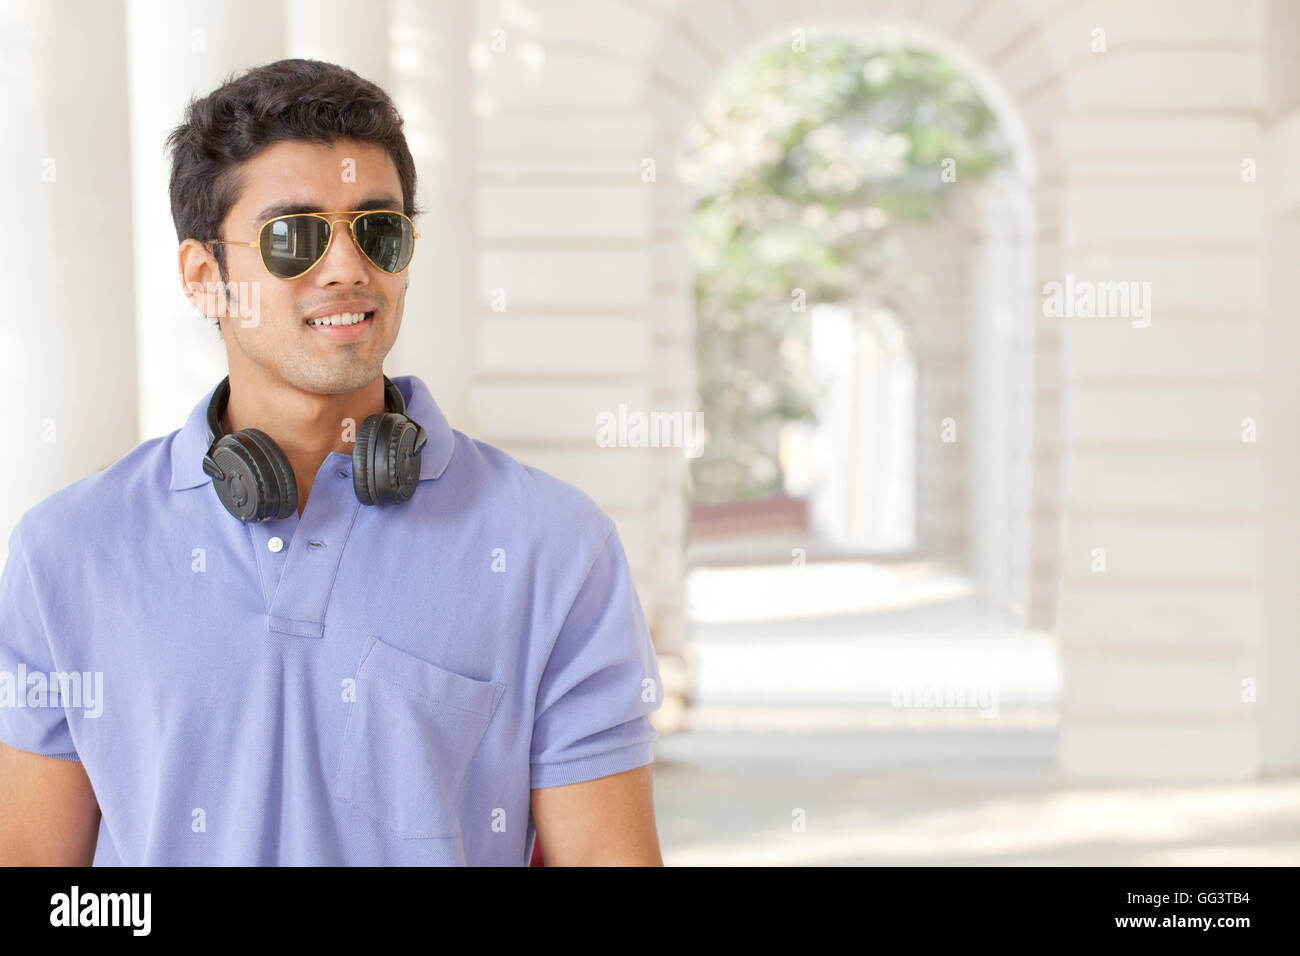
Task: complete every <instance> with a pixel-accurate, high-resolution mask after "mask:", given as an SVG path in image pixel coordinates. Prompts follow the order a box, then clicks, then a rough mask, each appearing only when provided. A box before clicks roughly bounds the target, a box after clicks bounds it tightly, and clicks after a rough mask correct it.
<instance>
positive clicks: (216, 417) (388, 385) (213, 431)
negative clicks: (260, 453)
mask: <svg viewBox="0 0 1300 956" xmlns="http://www.w3.org/2000/svg"><path fill="white" fill-rule="evenodd" d="M229 401H230V376H229V375H227V376H226V377H225V378H223V379H222V380H221V382H220V384H218V385H217V390H216V391H215V392H213V393H212V401H210V402H208V447H209V448H211V447H212V443H213V442H215V441H216V440H217V435H218V432H219V430H220V428H221V416H222V415H223V414H225V411H226V405H227V403H229ZM384 401H385V404H386V406H387V407H386V410H387V411H390V412H397V414H399V415H405V414H406V399H404V398H402V392H401V390H400V389H399V388H398V387H397V386H396V385H394V384H393V382H392V380H391V379H390V378H389V377H388V376H387V375H385V376H384Z"/></svg>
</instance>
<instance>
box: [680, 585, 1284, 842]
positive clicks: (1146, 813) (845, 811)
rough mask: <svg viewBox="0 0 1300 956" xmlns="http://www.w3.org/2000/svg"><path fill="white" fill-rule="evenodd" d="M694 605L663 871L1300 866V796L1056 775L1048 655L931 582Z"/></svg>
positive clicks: (716, 594) (762, 594)
mask: <svg viewBox="0 0 1300 956" xmlns="http://www.w3.org/2000/svg"><path fill="white" fill-rule="evenodd" d="M687 586H688V591H687V593H688V601H689V602H690V605H691V613H692V615H693V617H694V620H695V637H694V640H693V644H692V646H693V650H694V653H695V656H696V660H697V671H698V675H697V676H698V680H697V684H696V687H697V693H696V700H695V706H694V707H693V708H692V710H691V711H690V712H689V726H690V729H688V730H686V731H684V732H681V733H677V734H671V735H664V736H663V737H661V738H660V740H659V741H658V743H657V749H656V770H655V799H656V810H657V817H658V821H659V835H660V842H661V845H662V847H663V850H664V862H665V863H666V864H668V865H670V866H674V865H676V866H692V865H710V864H715V865H859V864H873V865H882V864H883V865H917V864H944V865H1002V864H1012V865H1015V864H1031V865H1032V864H1048V865H1056V864H1081V865H1297V864H1300V813H1298V812H1297V809H1298V808H1300V778H1286V779H1278V780H1266V781H1251V782H1245V783H1240V784H1223V783H1210V782H1205V783H1196V782H1189V783H1167V784H1160V785H1152V784H1146V783H1097V782H1093V781H1078V780H1069V779H1066V778H1063V777H1062V776H1061V775H1060V774H1059V773H1058V772H1057V770H1056V768H1055V759H1056V700H1057V694H1058V687H1059V672H1058V668H1057V662H1056V654H1055V647H1054V643H1053V641H1052V639H1051V638H1050V637H1049V636H1048V635H1043V634H1038V633H1034V632H1028V631H1024V630H1020V629H1017V628H1016V627H1015V626H1014V625H1010V624H1008V623H1007V622H1005V621H1003V620H1001V619H999V618H998V617H997V616H995V615H992V614H990V613H989V612H987V611H986V610H983V609H981V608H980V607H979V606H978V605H977V604H976V603H975V602H974V600H973V599H972V597H971V595H970V593H969V591H968V590H966V588H965V585H964V583H963V582H961V581H960V580H959V579H956V578H952V577H950V576H947V575H945V574H944V573H943V572H942V571H939V570H938V569H935V568H930V567H925V566H920V565H917V566H901V567H894V568H886V569H881V568H879V567H873V566H868V565H857V566H854V565H847V564H845V565H824V566H823V565H806V566H805V567H803V568H798V569H795V568H789V567H772V568H748V569H744V568H736V569H727V570H725V571H723V570H714V569H709V570H697V571H695V572H692V575H691V577H690V578H689V579H688V585H687ZM799 822H802V824H803V825H802V827H801V828H797V827H796V824H797V823H799Z"/></svg>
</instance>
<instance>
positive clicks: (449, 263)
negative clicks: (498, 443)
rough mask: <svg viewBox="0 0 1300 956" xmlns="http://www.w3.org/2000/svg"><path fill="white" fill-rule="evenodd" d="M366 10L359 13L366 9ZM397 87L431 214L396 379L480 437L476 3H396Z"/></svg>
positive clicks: (419, 248)
mask: <svg viewBox="0 0 1300 956" xmlns="http://www.w3.org/2000/svg"><path fill="white" fill-rule="evenodd" d="M358 9H360V8H358ZM392 13H393V32H392V48H391V52H392V60H391V65H390V74H391V81H390V84H389V86H388V87H387V89H388V92H389V94H390V95H391V96H392V97H393V100H394V102H396V103H397V108H398V109H399V110H400V111H401V113H402V116H403V118H404V120H405V122H406V126H405V131H406V141H407V144H408V145H409V146H410V148H411V153H412V155H413V156H414V157H415V166H416V170H417V173H418V183H417V186H416V194H417V198H418V201H419V202H420V204H421V205H422V206H423V207H424V209H425V210H426V211H425V214H424V215H423V216H422V217H421V218H420V219H419V220H418V221H417V223H416V225H417V227H418V231H419V233H420V238H419V240H418V241H417V242H416V246H415V259H414V260H413V261H412V263H411V270H410V271H411V286H410V288H409V289H408V290H407V293H406V309H405V311H404V313H403V318H402V330H401V333H400V334H399V335H398V338H397V343H396V345H395V346H394V347H393V351H392V352H391V353H390V354H389V358H388V363H387V365H388V369H389V374H390V375H391V374H394V373H396V374H411V373H413V374H415V375H418V376H419V377H420V378H422V379H423V380H424V382H425V383H426V384H427V385H428V386H429V390H430V391H431V392H432V393H433V396H434V399H435V400H436V401H437V402H438V406H439V407H440V408H441V409H442V411H443V414H445V415H446V416H447V420H448V421H450V422H451V424H452V427H453V428H459V429H460V430H462V431H466V432H470V433H471V434H472V433H473V425H474V423H473V422H472V421H471V420H470V408H469V388H470V378H471V372H472V369H473V367H474V360H475V343H476V341H477V332H476V330H477V327H478V321H477V314H476V308H475V304H474V301H473V277H472V274H473V269H474V262H475V252H476V244H475V223H474V197H475V187H476V185H477V181H478V175H477V164H478V158H477V149H476V143H475V139H476V137H475V130H474V119H473V115H472V100H473V92H474V91H473V76H472V74H471V71H470V66H469V44H470V34H471V29H472V21H473V10H472V7H471V4H470V3H468V2H467V0H454V2H452V0H447V2H439V3H419V2H416V0H392Z"/></svg>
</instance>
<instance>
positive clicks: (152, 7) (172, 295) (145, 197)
mask: <svg viewBox="0 0 1300 956" xmlns="http://www.w3.org/2000/svg"><path fill="white" fill-rule="evenodd" d="M87 6H88V7H90V6H94V7H96V8H98V6H99V5H97V4H87ZM282 23H283V10H282V3H281V2H280V0H230V2H225V3H208V2H201V0H129V2H128V3H127V6H126V31H127V59H126V62H127V68H128V81H129V88H130V127H129V128H130V148H131V158H132V162H131V178H130V180H129V183H130V185H131V188H132V193H133V195H134V197H135V201H134V203H133V216H132V217H129V218H128V217H124V218H123V219H122V220H121V221H120V222H118V223H117V224H116V231H117V234H118V235H120V236H121V237H122V240H123V241H126V240H127V238H128V237H129V236H131V235H132V234H134V238H135V270H134V277H135V288H136V329H137V336H136V345H137V349H136V354H137V358H138V362H139V403H140V405H139V408H140V412H139V420H140V434H141V437H142V438H150V437H153V436H156V435H164V434H166V433H167V432H170V431H172V430H173V429H176V428H179V427H180V426H181V425H182V424H184V421H185V416H186V414H188V412H189V409H190V407H191V406H192V405H193V404H194V403H195V402H196V401H198V399H199V398H200V397H202V395H203V393H204V392H205V391H206V390H207V389H208V388H211V387H212V385H213V384H214V383H215V382H216V381H217V380H218V379H219V378H221V376H222V375H224V374H225V372H226V351H225V347H224V346H223V344H222V342H221V339H220V337H219V336H218V334H217V331H216V329H215V328H214V327H212V325H211V324H210V323H209V322H208V320H207V319H205V318H203V317H202V316H201V315H200V313H199V312H198V310H197V309H195V308H194V306H193V305H192V304H191V303H190V301H189V300H188V299H187V298H186V297H185V292H184V287H183V285H182V283H181V276H180V268H179V265H178V262H177V246H178V245H179V243H178V241H177V238H176V229H175V226H174V224H173V222H172V216H171V205H170V200H169V197H168V194H167V183H168V180H169V179H170V176H171V163H170V160H169V158H168V156H167V153H166V150H165V147H164V141H165V140H166V138H167V134H168V133H170V132H171V130H172V129H173V128H174V127H175V126H176V125H177V124H179V123H180V122H181V120H182V118H183V117H184V113H185V106H186V104H187V103H188V102H189V100H190V98H191V97H203V96H206V95H207V94H208V93H210V92H211V91H212V90H213V89H215V88H216V87H217V86H220V85H221V83H222V82H223V81H224V80H225V78H226V76H227V75H228V74H238V73H242V72H243V71H244V70H246V69H248V68H249V67H253V66H260V65H262V64H264V63H269V62H272V61H274V60H278V59H280V58H281V57H282V56H283V49H284V47H283V30H282ZM86 35H87V36H90V35H92V34H91V33H89V31H87V33H86ZM97 42H100V41H98V40H97ZM96 85H97V84H96V83H90V84H86V83H85V82H84V80H80V78H79V87H80V89H81V90H84V89H86V88H92V89H93V88H94V87H95V86H96ZM115 125H117V126H118V127H119V128H121V129H126V125H125V118H123V119H122V121H121V122H118V123H116V124H115ZM67 128H70V129H71V128H76V127H75V126H73V125H72V124H68V126H67ZM127 183H128V180H126V179H125V178H123V179H122V180H121V185H120V187H119V188H121V189H122V190H124V191H125V190H126V189H127ZM128 224H129V225H128ZM128 230H131V231H128ZM106 236H107V234H105V236H101V237H97V239H98V241H97V242H96V244H95V245H96V251H97V252H98V251H101V250H102V249H103V248H104V247H105V246H106V245H108V243H107V241H106ZM250 238H251V237H250ZM129 275H130V273H129V272H126V271H124V272H123V273H122V276H123V282H124V283H125V284H127V285H129V284H130V283H129V281H128V276H129ZM86 351H87V354H90V350H89V349H87V350H86Z"/></svg>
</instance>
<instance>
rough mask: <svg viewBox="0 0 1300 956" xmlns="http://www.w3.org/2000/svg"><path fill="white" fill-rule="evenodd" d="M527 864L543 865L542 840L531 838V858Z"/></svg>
mask: <svg viewBox="0 0 1300 956" xmlns="http://www.w3.org/2000/svg"><path fill="white" fill-rule="evenodd" d="M528 865H529V866H545V865H546V864H545V863H543V862H542V841H541V840H533V858H532V860H530V861H529V863H528Z"/></svg>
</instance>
